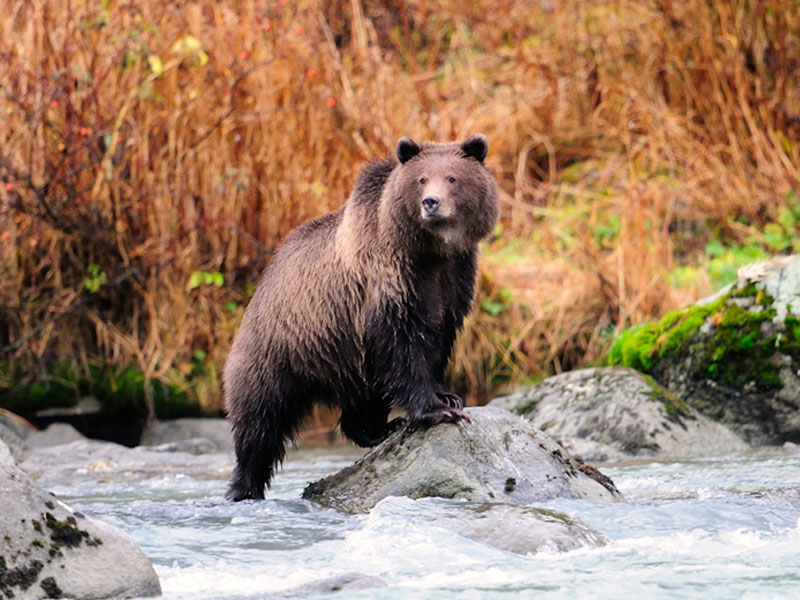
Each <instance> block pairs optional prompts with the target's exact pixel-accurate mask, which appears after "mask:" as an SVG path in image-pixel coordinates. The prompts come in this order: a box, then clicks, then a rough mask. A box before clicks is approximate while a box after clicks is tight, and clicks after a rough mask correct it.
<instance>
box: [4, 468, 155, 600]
mask: <svg viewBox="0 0 800 600" xmlns="http://www.w3.org/2000/svg"><path fill="white" fill-rule="evenodd" d="M0 506H2V507H3V510H2V511H0V531H2V532H3V538H2V539H0V594H2V595H3V596H4V597H8V598H12V597H14V598H37V599H38V598H85V599H102V598H133V597H141V596H157V595H159V594H160V593H161V588H160V585H159V582H158V577H157V576H156V573H155V571H154V570H153V566H152V565H151V564H150V561H149V560H148V559H147V557H146V556H145V555H144V553H143V552H142V551H141V550H140V549H139V547H138V546H137V545H136V544H135V543H134V541H133V540H132V539H130V538H129V537H128V536H127V535H126V534H124V533H123V532H121V531H119V530H118V529H116V528H115V527H112V526H110V525H107V524H105V523H102V522H100V521H97V520H95V519H92V518H90V517H87V516H84V515H82V514H81V513H79V512H76V511H74V510H72V509H71V508H70V507H68V506H67V505H66V504H64V503H62V502H59V501H58V500H56V499H55V497H53V496H52V495H49V494H45V493H44V492H41V491H39V490H38V489H37V488H36V487H34V485H33V483H32V482H31V480H30V478H29V477H28V476H27V475H26V474H25V473H23V472H22V471H21V470H20V469H18V468H17V467H15V466H13V465H10V464H0Z"/></svg>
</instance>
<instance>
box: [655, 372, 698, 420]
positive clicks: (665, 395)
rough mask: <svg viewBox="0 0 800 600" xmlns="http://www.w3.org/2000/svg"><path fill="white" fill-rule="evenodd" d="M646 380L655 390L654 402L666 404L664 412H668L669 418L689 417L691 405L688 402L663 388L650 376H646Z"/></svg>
mask: <svg viewBox="0 0 800 600" xmlns="http://www.w3.org/2000/svg"><path fill="white" fill-rule="evenodd" d="M644 379H645V381H646V382H647V383H648V385H649V386H650V388H651V389H652V390H653V395H652V398H653V400H657V401H662V402H663V403H664V410H666V411H667V415H668V416H669V417H673V418H677V417H688V416H689V405H688V404H686V402H684V401H683V400H681V399H680V398H678V397H677V396H676V395H675V394H673V393H672V392H670V391H669V390H668V389H666V388H665V387H663V386H661V384H659V383H658V382H657V381H656V380H655V379H653V378H652V377H650V375H645V376H644Z"/></svg>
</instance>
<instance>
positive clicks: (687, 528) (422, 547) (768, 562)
mask: <svg viewBox="0 0 800 600" xmlns="http://www.w3.org/2000/svg"><path fill="white" fill-rule="evenodd" d="M357 457H358V454H357V453H356V452H355V451H347V450H345V451H342V450H331V449H329V450H324V451H322V450H314V451H310V450H309V451H303V450H301V451H298V452H295V453H293V454H291V455H290V456H289V459H288V460H287V462H286V463H285V465H284V468H283V470H282V471H281V472H279V474H278V476H277V478H276V479H275V482H274V487H273V490H272V492H271V494H270V495H269V497H268V499H267V500H266V501H263V502H244V503H239V504H228V503H225V502H224V501H223V498H222V497H223V494H224V490H225V482H224V481H221V480H210V481H209V480H196V479H191V478H189V477H186V476H177V477H175V476H170V477H160V478H151V479H148V480H145V481H142V482H137V483H97V482H91V483H76V484H74V485H70V486H61V487H58V488H57V489H53V491H54V492H56V494H57V495H58V496H59V497H60V498H62V499H63V500H65V501H66V502H67V503H69V504H71V505H72V506H74V507H75V508H77V509H80V510H81V511H83V512H85V513H87V514H91V515H93V516H96V517H100V518H103V519H104V520H106V521H109V522H111V523H113V524H115V525H117V526H118V527H120V528H122V529H123V530H124V531H126V532H127V533H129V534H130V535H131V536H133V538H134V539H135V540H136V541H137V542H138V543H139V545H140V546H141V547H142V548H143V549H144V551H145V552H146V553H147V555H148V556H149V557H150V559H151V560H152V561H153V563H154V565H155V568H156V571H157V573H158V575H159V577H160V579H161V585H162V588H163V591H164V598H166V599H169V600H178V599H181V600H183V599H186V600H189V599H192V600H212V599H213V600H222V599H225V600H230V599H245V598H271V597H281V596H282V595H283V593H290V592H291V590H293V589H295V588H298V586H302V585H304V584H307V583H309V582H314V581H318V580H320V579H325V578H328V577H335V576H339V575H345V574H361V575H366V576H372V577H374V578H380V580H382V581H383V582H385V584H386V586H385V587H372V588H369V589H344V590H342V591H339V592H336V593H333V594H323V595H321V596H319V597H330V598H332V599H339V598H342V599H344V598H364V599H367V598H376V599H395V598H396V599H401V598H403V599H405V598H415V599H438V598H441V599H445V598H447V599H451V598H469V599H472V598H475V599H484V598H486V599H492V598H503V599H505V598H571V599H574V598H602V597H609V596H611V597H613V598H614V599H615V600H620V599H629V598H630V599H634V600H643V599H644V598H648V599H651V598H670V599H673V598H769V599H772V598H787V599H789V598H792V599H794V598H800V450H797V449H796V448H795V449H772V450H769V451H766V450H762V451H753V452H752V453H749V454H745V455H738V456H728V457H722V458H713V459H697V460H691V461H682V462H636V463H629V464H624V465H616V466H604V467H601V470H602V471H603V472H604V473H605V474H607V475H608V476H610V477H611V478H612V479H613V480H614V482H615V483H616V484H617V486H618V487H619V489H620V491H621V492H622V493H623V494H624V495H625V497H626V499H627V502H625V503H618V504H607V505H600V504H594V503H592V502H589V501H580V500H558V501H553V502H549V503H547V504H544V505H542V506H543V507H544V508H548V509H552V510H556V511H560V512H563V513H565V514H567V515H569V516H570V517H571V518H573V519H576V520H578V521H580V522H582V523H584V524H585V525H587V526H589V527H590V528H591V529H593V530H595V531H597V532H599V533H600V534H601V537H602V538H604V539H605V544H603V545H600V546H594V545H588V544H587V545H585V546H583V547H581V548H578V549H577V550H572V551H570V552H556V551H553V550H547V549H545V550H544V551H541V552H539V553H537V554H535V555H528V556H521V555H517V554H512V553H510V552H506V551H503V550H498V549H496V548H494V547H491V546H488V545H486V544H483V543H480V542H476V541H472V540H470V539H467V538H464V537H461V536H459V535H458V534H456V533H453V532H452V531H449V530H448V529H445V528H441V527H437V525H436V522H435V520H432V519H430V518H427V519H426V518H424V517H425V515H431V514H435V513H436V512H437V511H441V510H442V509H443V508H445V509H446V508H447V507H453V508H455V507H454V506H453V505H455V504H457V502H455V501H448V500H439V499H426V500H418V501H414V500H409V499H407V498H388V499H386V500H384V501H382V502H381V503H380V504H378V506H377V507H375V508H374V509H373V510H372V511H371V512H370V513H369V514H367V515H356V516H354V515H345V514H340V513H337V512H335V511H333V510H329V509H324V508H321V507H319V506H317V505H314V504H312V503H309V502H306V501H304V500H302V499H300V497H301V493H302V490H303V488H304V486H305V485H306V484H307V483H308V482H309V481H312V480H315V479H318V478H320V477H322V476H323V475H326V474H328V473H331V472H334V471H336V470H338V469H340V468H342V467H344V466H346V465H347V464H349V463H351V462H352V461H353V460H354V459H355V458H357ZM298 595H302V596H303V597H309V596H308V595H307V594H306V593H302V594H300V593H298Z"/></svg>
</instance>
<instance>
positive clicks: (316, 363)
mask: <svg viewBox="0 0 800 600" xmlns="http://www.w3.org/2000/svg"><path fill="white" fill-rule="evenodd" d="M487 150H488V142H487V140H486V137H485V136H483V135H473V136H471V137H470V138H468V139H467V140H466V141H464V142H461V143H449V144H437V143H431V142H426V143H424V144H422V145H419V144H417V143H416V142H414V141H413V140H411V139H409V138H402V139H400V140H399V141H398V143H397V160H396V161H395V160H394V159H393V158H390V159H387V160H384V161H377V162H373V163H372V164H369V165H367V166H366V167H365V168H364V170H363V171H362V172H361V173H360V174H359V176H358V178H357V181H356V185H355V190H354V191H353V193H352V195H351V196H350V198H349V199H348V200H347V202H346V203H345V204H344V206H342V207H341V208H340V209H339V210H337V211H334V212H332V213H330V214H328V215H325V216H323V217H320V218H318V219H314V220H313V221H310V222H309V223H306V224H305V225H302V226H301V227H299V228H297V229H296V230H295V231H294V232H292V233H291V234H290V235H289V236H288V237H287V238H286V240H285V242H284V243H283V245H282V247H281V248H280V249H279V250H278V252H277V253H276V254H275V256H274V257H273V259H272V261H271V262H270V264H269V266H268V267H267V269H266V271H265V273H264V275H263V278H262V280H261V283H260V285H259V286H258V289H257V290H256V293H255V295H254V296H253V298H252V300H251V301H250V305H249V306H248V307H247V310H246V311H245V315H244V318H243V320H242V324H241V326H240V328H239V331H238V333H237V335H236V338H235V340H234V342H233V347H232V348H231V352H230V355H229V357H228V361H227V363H226V365H225V372H224V379H223V385H224V389H225V402H226V407H227V411H228V418H229V419H230V421H231V424H232V429H233V437H234V443H235V449H236V467H235V469H234V472H233V475H232V477H231V481H230V484H229V487H228V492H227V494H226V498H227V499H228V500H233V501H238V500H244V499H248V498H259V499H260V498H263V497H264V486H265V485H267V486H268V485H269V483H270V480H271V478H272V475H273V470H274V469H275V467H276V466H277V465H278V464H279V463H280V462H281V461H282V460H283V458H284V455H285V444H286V442H287V441H289V440H291V439H292V438H293V436H294V434H295V433H296V431H297V429H298V426H299V425H300V423H301V421H302V420H303V418H304V417H306V416H307V415H308V414H309V413H310V412H311V409H312V407H313V405H314V403H315V402H320V403H323V404H327V405H331V406H334V407H338V408H339V409H341V417H340V421H339V423H340V427H341V431H342V432H343V433H344V435H346V436H347V437H348V438H350V439H351V440H353V441H354V442H355V443H356V444H359V445H361V446H365V447H368V446H374V445H376V444H378V443H379V442H381V441H382V440H383V439H384V438H385V437H386V435H387V434H388V433H389V430H390V428H391V424H387V417H388V415H389V411H390V409H391V408H393V407H396V408H400V409H404V410H405V411H406V414H407V417H408V419H409V420H410V421H411V423H413V424H417V425H421V426H430V425H434V424H437V423H441V422H445V421H450V422H456V421H458V420H460V419H462V418H465V417H464V416H463V415H462V412H461V409H462V408H463V406H464V402H463V400H462V399H461V398H459V397H458V396H457V395H455V394H452V393H450V392H449V391H448V390H447V389H446V387H445V385H444V371H445V366H446V364H447V361H448V358H449V356H450V352H451V349H452V346H453V342H454V340H455V337H456V332H457V331H458V330H459V329H460V327H461V324H462V321H463V319H464V316H465V315H466V314H467V312H468V311H469V309H470V305H471V303H472V298H473V294H474V289H475V276H476V261H477V256H476V255H477V246H478V242H479V241H480V240H482V239H483V238H485V237H486V236H487V235H489V233H490V232H491V231H492V230H493V228H494V226H495V223H496V222H497V216H498V192H497V186H496V184H495V182H494V179H493V178H492V176H491V174H490V172H489V170H488V169H487V168H486V167H485V166H484V164H483V160H484V158H485V157H486V152H487ZM393 423H394V422H393Z"/></svg>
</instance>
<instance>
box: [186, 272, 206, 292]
mask: <svg viewBox="0 0 800 600" xmlns="http://www.w3.org/2000/svg"><path fill="white" fill-rule="evenodd" d="M203 275H204V273H203V272H202V271H193V272H192V274H191V275H189V289H190V290H193V289H196V288H198V287H200V284H201V283H203Z"/></svg>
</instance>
